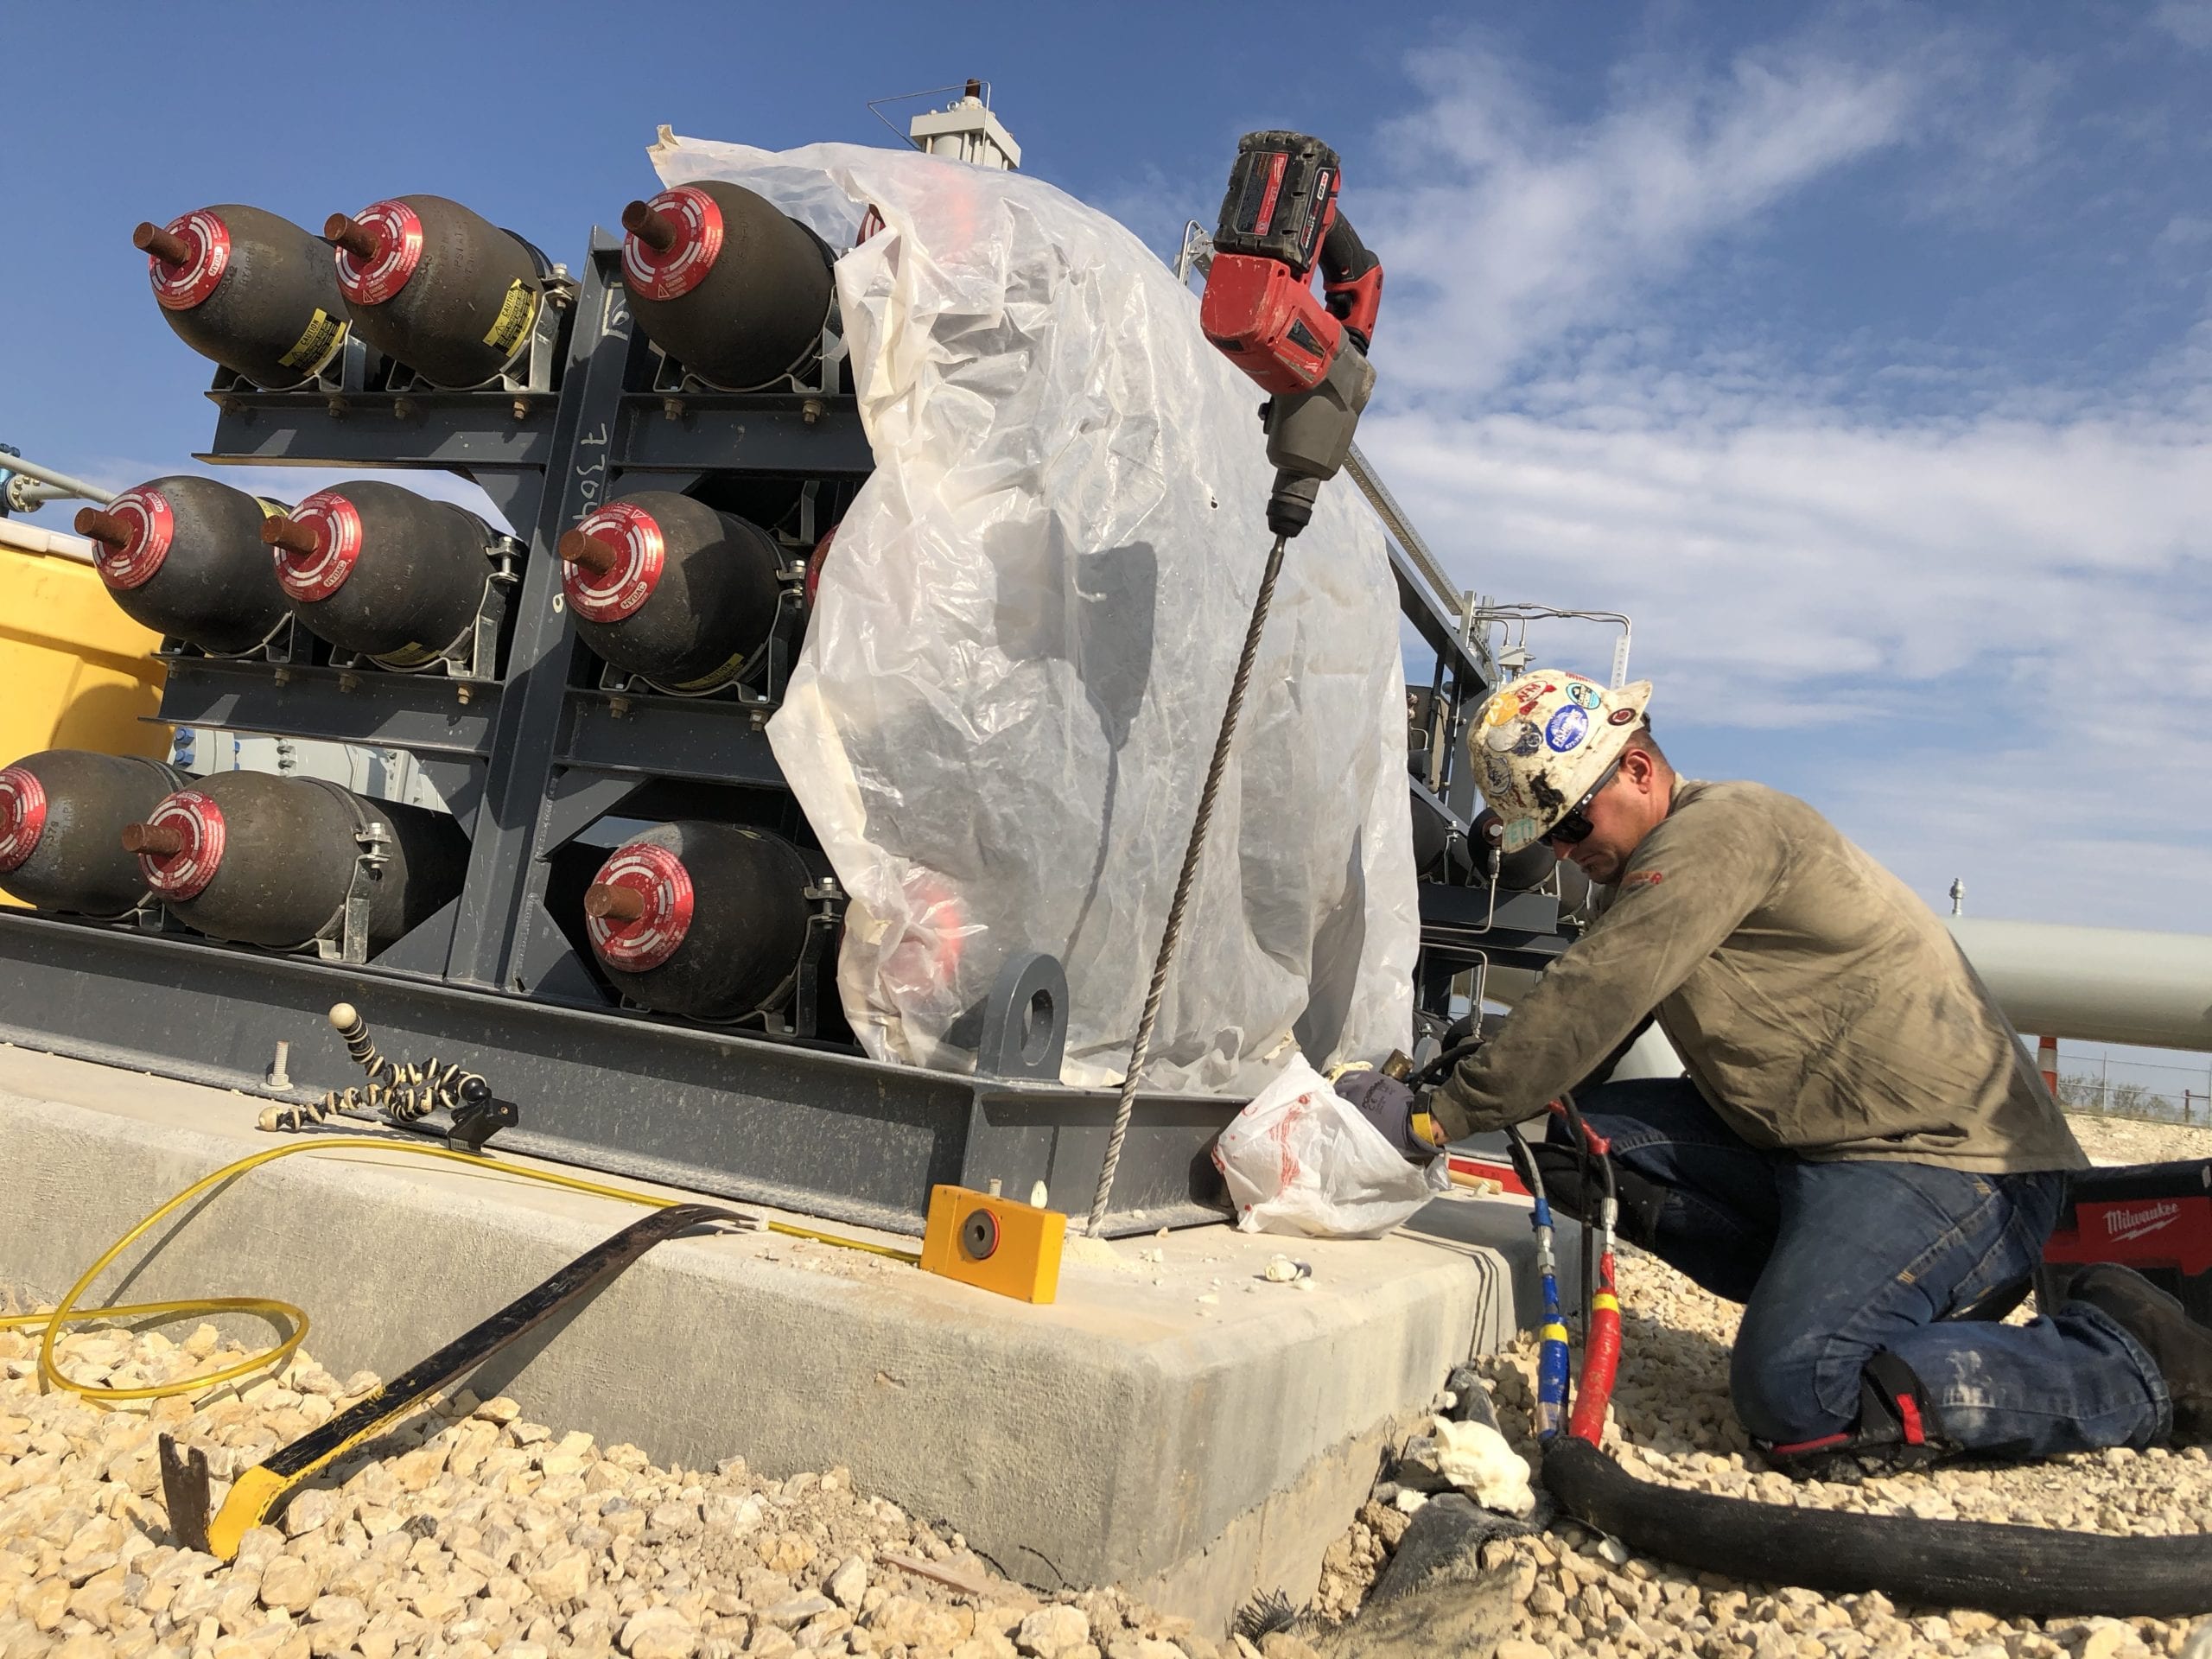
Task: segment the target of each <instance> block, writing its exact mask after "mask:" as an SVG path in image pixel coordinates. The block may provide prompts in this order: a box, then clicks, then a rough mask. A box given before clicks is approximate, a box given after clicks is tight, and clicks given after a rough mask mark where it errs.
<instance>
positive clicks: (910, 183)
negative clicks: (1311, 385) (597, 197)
mask: <svg viewBox="0 0 2212 1659" xmlns="http://www.w3.org/2000/svg"><path fill="white" fill-rule="evenodd" d="M652 161H653V164H654V166H655V167H656V168H658V171H659V173H660V175H661V178H662V179H663V180H664V181H665V182H667V183H669V184H671V185H674V184H680V183H683V182H686V181H694V180H699V179H707V178H715V179H722V180H727V181H731V182H733V183H736V184H740V185H742V186H744V187H745V188H747V189H749V190H753V191H754V192H756V193H758V194H760V195H762V196H765V197H766V199H767V200H770V201H772V202H773V203H774V204H775V205H776V206H777V207H779V208H781V209H782V210H783V211H784V212H785V213H789V214H791V216H793V217H794V218H796V219H800V220H801V221H803V222H804V223H805V224H807V225H808V226H810V227H811V228H812V229H814V230H815V231H816V232H818V233H819V234H820V235H821V236H822V237H823V238H824V239H825V240H826V241H827V242H828V243H829V245H830V246H832V247H834V248H848V249H849V250H850V251H848V252H846V253H844V254H843V255H842V257H840V258H839V259H838V261H837V264H836V285H837V298H838V305H839V308H840V315H841V316H842V320H843V327H844V332H845V338H846V341H847V344H848V346H849V349H850V352H851V357H852V368H853V384H854V387H855V392H856V394H857V398H858V404H859V412H860V419H861V425H862V427H863V428H864V429H865V430H866V431H867V434H868V442H869V445H870V448H871V449H872V451H873V453H874V461H875V471H874V474H872V475H871V476H870V477H869V479H868V481H867V483H866V484H865V485H863V486H861V490H860V492H859V494H858V496H857V498H856V499H855V500H854V502H853V504H852V506H851V508H850V510H849V512H847V513H846V515H845V517H844V518H843V520H842V523H841V524H839V525H838V527H837V536H836V543H834V545H833V546H832V548H831V550H830V552H829V556H828V558H827V560H826V561H825V563H823V568H822V577H821V585H820V589H819V598H818V601H817V605H816V607H815V610H814V612H813V613H812V616H811V618H810V620H809V622H808V626H807V633H806V639H805V643H804V646H803V647H802V649H801V651H800V653H799V659H798V663H797V664H796V666H795V668H794V671H793V672H792V675H791V681H790V684H789V686H788V688H787V690H786V694H785V701H784V704H783V707H782V708H781V709H779V711H778V713H777V715H776V716H775V718H774V719H773V720H772V721H770V722H769V725H768V728H767V736H768V741H769V743H770V745H771V746H772V748H773V749H774V751H775V754H776V758H777V760H778V761H779V763H780V765H781V766H782V767H783V771H784V774H785V777H786V778H787V779H789V780H790V783H791V790H792V791H793V793H794V794H796V795H797V797H798V801H799V804H800V805H801V807H802V808H803V809H804V811H805V813H806V817H807V820H808V822H809V823H810V824H811V825H812V826H813V828H814V830H815V832H816V834H817V836H819V837H820V839H821V842H822V846H823V851H824V852H825V853H826V854H827V855H828V856H829V861H830V863H831V865H832V866H833V867H834V868H835V869H836V874H837V878H838V880H839V881H840V883H841V884H842V886H843V887H844V888H845V890H846V892H847V893H849V895H850V899H851V903H850V908H849V910H848V912H847V913H846V923H845V935H844V942H843V944H842V947H841V950H840V953H839V961H838V988H839V993H840V996H841V1000H842V1002H843V1004H844V1008H845V1012H846V1014H847V1016H848V1017H849V1019H850V1020H851V1022H852V1026H853V1029H854V1031H855V1033H856V1034H857V1035H858V1037H859V1039H860V1040H861V1045H862V1046H864V1047H865V1048H866V1049H867V1051H868V1053H869V1054H870V1055H871V1056H872V1057H874V1058H877V1059H883V1060H893V1061H898V1062H902V1063H905V1064H907V1065H923V1066H929V1067H933V1068H936V1069H938V1070H941V1071H973V1070H974V1068H975V1065H976V1050H977V1047H978V1046H979V1044H980V1041H981V1035H982V1008H983V1005H984V1001H985V999H986V998H987V997H988V995H989V993H990V991H991V989H992V988H993V986H994V984H995V982H996V981H997V979H998V977H999V976H1000V973H1001V969H1004V968H1005V967H1006V965H1007V963H1010V962H1012V961H1013V960H1014V959H1015V958H1016V957H1020V956H1022V955H1024V954H1026V953H1027V952H1029V951H1044V952H1046V953H1048V954H1050V955H1052V956H1053V957H1058V959H1059V961H1060V963H1062V965H1063V966H1064V967H1065V969H1066V971H1067V978H1068V987H1069V1003H1070V1006H1069V1008H1068V1032H1067V1045H1066V1050H1065V1062H1064V1064H1063V1066H1062V1069H1061V1072H1060V1076H1061V1080H1062V1081H1063V1082H1065V1083H1068V1084H1076V1085H1080V1086H1084V1087H1092V1088H1096V1087H1108V1086H1111V1085H1113V1084H1117V1083H1118V1082H1119V1081H1120V1080H1121V1077H1122V1070H1123V1068H1124V1067H1125V1066H1126V1065H1127V1064H1128V1050H1129V1043H1130V1039H1131V1038H1132V1036H1133V1035H1134V1034H1135V1028H1136V1024H1137V1017H1138V1014H1139V1011H1140V1009H1141V1007H1142V1004H1143V1001H1144V995H1145V988H1146V983H1147V980H1148V978H1149V976H1150V974H1151V969H1152V962H1153V953H1154V950H1156V948H1157V947H1158V944H1159V940H1160V929H1161V925H1162V923H1163V921H1164V920H1165V918H1166V912H1167V906H1168V901H1169V899H1170V897H1171V895H1172V894H1173V892H1174V888H1175V876H1176V870H1177V867H1178V865H1179V863H1180V861H1181V859H1182V855H1183V849H1184V845H1185V841H1186V839H1187V837H1188V836H1189V833H1190V826H1191V818H1192V813H1193V811H1194V810H1196V808H1197V805H1198V792H1199V788H1200V785H1201V784H1202V782H1203V780H1204V779H1205V770H1206V762H1207V758H1208V755H1209V753H1210V752H1211V748H1212V747H1213V741H1214V734H1215V731H1216V728H1217V726H1218V724H1219V721H1220V718H1221V709H1222V705H1223V703H1224V701H1225V700H1226V697H1227V693H1228V687H1229V682H1230V675H1231V673H1232V671H1233V670H1234V668H1235V665H1236V653H1237V645H1238V643H1239V641H1240V640H1241V639H1242V637H1243V632H1244V624H1245V620H1246V619H1247V617H1248V616H1249V613H1250V610H1251V605H1252V598H1253V594H1254V593H1255V590H1256V588H1257V587H1258V583H1259V577H1260V571H1261V568H1262V565H1263V563H1265V560H1266V556H1267V550H1268V539H1269V538H1268V531H1267V526H1266V524H1265V523H1264V522H1263V519H1264V512H1265V505H1266V501H1267V497H1268V490H1269V488H1270V487H1271V486H1272V483H1273V478H1274V474H1273V472H1272V469H1270V468H1269V467H1268V463H1267V458H1266V453H1265V451H1266V440H1265V435H1264V434H1263V433H1262V429H1261V426H1260V423H1259V421H1258V420H1257V419H1256V418H1255V413H1254V411H1255V410H1256V409H1257V407H1258V405H1259V403H1260V401H1261V399H1260V393H1259V391H1258V389H1257V388H1256V387H1255V386H1254V385H1252V383H1251V382H1250V381H1249V379H1247V378H1245V377H1244V376H1243V375H1242V374H1240V373H1238V372H1236V369H1234V368H1233V367H1232V366H1230V365H1229V364H1228V363H1227V362H1226V361H1224V359H1223V358H1222V356H1221V353H1218V352H1217V351H1216V350H1215V349H1214V348H1213V347H1212V346H1210V345H1209V344H1207V342H1206V340H1205V337H1204V335H1203V334H1201V333H1200V332H1199V328H1198V296H1197V295H1195V294H1193V293H1192V292H1190V291H1189V290H1188V289H1185V287H1184V286H1183V285H1182V284H1181V283H1179V282H1178V281H1177V280H1176V277H1175V275H1174V273H1173V271H1172V270H1169V269H1168V268H1167V267H1166V265H1165V264H1162V263H1161V262H1160V259H1159V257H1157V256H1156V255H1154V253H1152V252H1151V251H1149V250H1148V249H1147V248H1146V247H1145V246H1144V245H1143V244H1142V243H1141V242H1140V241H1139V240H1138V239H1137V238H1135V236H1134V235H1132V234H1131V233H1130V232H1128V230H1127V229H1126V228H1124V227H1123V226H1121V225H1119V224H1116V222H1115V221H1114V220H1113V219H1109V217H1107V216H1106V215H1105V214H1103V213H1099V212H1098V211H1097V210H1096V209H1095V208H1091V207H1085V206H1084V204H1083V203H1081V202H1079V201H1077V200H1074V199H1072V198H1071V197H1070V196H1068V195H1067V194H1065V193H1064V192H1062V191H1060V190H1058V189H1056V188H1053V187H1052V186H1051V185H1049V184H1047V183H1046V182H1045V181H1043V180H1041V179H1036V178H1030V177H1027V176H1025V175H1020V174H1008V173H1002V172H997V171H994V170H991V169H988V168H978V167H972V166H969V165H967V164H965V163H962V162H952V161H948V160H945V159H944V158H942V157H938V156H925V155H920V154H917V153H915V152H913V151H910V150H893V149H870V148H867V147H864V146H861V145H855V144H817V145H813V146H810V147H808V148H806V149H794V150H789V151H784V152H780V153H774V152H770V151H766V150H761V149H751V148H748V147H747V146H744V145H739V144H723V143H702V142H700V141H698V140H695V139H690V138H677V137H673V136H665V135H664V137H663V139H662V141H661V142H660V143H658V144H657V145H656V146H655V147H654V148H653V149H652ZM870 207H874V210H875V212H876V215H877V216H878V217H879V218H880V220H881V223H882V226H883V228H882V229H880V230H879V231H877V232H875V233H874V235H873V236H871V237H869V238H868V239H867V240H866V241H864V242H861V244H860V245H858V246H856V247H855V246H853V245H852V243H853V239H854V236H855V232H856V229H857V228H858V226H860V225H861V221H862V216H863V214H864V213H867V212H868V209H869V208H870ZM1395 595H1396V589H1395V584H1394V582H1393V581H1392V578H1391V575H1390V569H1389V560H1388V556H1387V554H1386V551H1385V548H1384V543H1383V533H1382V530H1381V527H1380V525H1379V524H1378V523H1377V522H1376V518H1375V517H1374V515H1373V514H1372V513H1371V512H1369V510H1368V508H1367V505H1366V504H1365V503H1364V502H1363V500H1361V499H1360V497H1359V494H1358V491H1357V488H1356V486H1354V485H1353V483H1352V482H1351V480H1350V479H1349V478H1340V479H1338V480H1334V481H1332V482H1331V483H1330V484H1328V485H1326V486H1324V487H1323V489H1322V491H1321V497H1320V501H1319V506H1318V509H1317V511H1316V512H1315V515H1314V518H1313V524H1312V525H1311V526H1310V527H1309V528H1308V529H1307V530H1306V532H1305V533H1304V534H1303V535H1301V536H1300V537H1298V538H1297V540H1295V541H1294V542H1293V543H1291V545H1290V549H1289V552H1288V555H1287V558H1286V560H1285V563H1284V567H1283V572H1282V578H1281V585H1280V586H1279V587H1278V588H1277V590H1276V593H1275V596H1274V606H1273V607H1272V610H1271V612H1270V613H1269V616H1268V626H1267V633H1266V637H1265V639H1264V642H1263V644H1262V649H1261V652H1260V657H1259V660H1258V664H1257V667H1256V671H1255V674H1254V676H1253V679H1252V683H1251V690H1250V694H1249V696H1248V697H1247V699H1246V702H1245V705H1244V710H1243V720H1242V721H1241V724H1240V727H1239V729H1238V732H1237V738H1236V750H1235V752H1234V755H1233V757H1232V760H1231V763H1230V768H1229V771H1228V773H1227V776H1226V777H1225V779H1224V784H1223V788H1222V791H1221V794H1220V798H1219V800H1218V802H1217V806H1216V810H1215V812H1214V816H1213V820H1212V826H1211V833H1210V836H1209V838H1208V842H1207V847H1206V854H1205V861H1204V863H1203V864H1202V865H1201V867H1200V869H1199V872H1198V880H1197V882H1196V884H1195V887H1194V888H1193V891H1192V898H1191V905H1190V908H1189V911H1188V913H1187V916H1186V918H1185V927H1184V929H1183V932H1182V939H1181V944H1180V947H1179V954H1178V957H1177V959H1176V964H1175V971H1174V975H1173V978H1172V979H1171V980H1170V982H1169V984H1168V988H1167V995H1166V1002H1165V1005H1164V1006H1163V1007H1162V1010H1161V1017H1160V1027H1159V1030H1158V1032H1157V1033H1156V1034H1155V1036H1154V1043H1153V1047H1152V1052H1151V1057H1150V1059H1149V1061H1148V1062H1147V1066H1146V1071H1145V1085H1146V1087H1147V1090H1158V1091H1160V1092H1164V1093H1174V1092H1183V1093H1191V1092H1217V1093H1222V1094H1249V1092H1250V1091H1251V1090H1253V1089H1255V1088H1256V1087H1258V1086H1259V1085H1260V1084H1262V1083H1263V1082H1264V1081H1265V1080H1266V1078H1267V1077H1268V1076H1269V1075H1270V1074H1271V1073H1272V1071H1274V1068H1275V1067H1276V1066H1277V1065H1280V1064H1281V1058H1282V1056H1283V1055H1284V1054H1285V1053H1287V1052H1293V1051H1294V1050H1295V1051H1296V1052H1303V1053H1305V1054H1306V1055H1309V1056H1312V1057H1313V1058H1316V1059H1319V1061H1320V1062H1321V1063H1323V1064H1329V1063H1330V1062H1332V1060H1334V1059H1336V1058H1340V1057H1351V1056H1362V1055H1368V1054H1383V1053H1388V1052H1389V1051H1390V1050H1391V1049H1393V1048H1403V1047H1407V1046H1409V1045H1410V1043H1411V1040H1412V1014H1413V1002H1412V982H1411V973H1412V968H1413V960H1414V951H1415V950H1416V949H1417V948H1418V944H1419V928H1420V920H1419V913H1418V912H1419V902H1418V895H1417V890H1416V887H1415V880H1414V865H1413V850H1412V840H1411V830H1410V823H1409V818H1408V811H1407V806H1406V776H1405V768H1406V760H1405V684H1404V671H1403V668H1402V664H1401V661H1400V658H1399V620H1398V613H1397V604H1396V597H1395Z"/></svg>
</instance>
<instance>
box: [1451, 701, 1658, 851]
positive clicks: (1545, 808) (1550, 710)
mask: <svg viewBox="0 0 2212 1659" xmlns="http://www.w3.org/2000/svg"><path fill="white" fill-rule="evenodd" d="M1650 701H1651V682H1650V681H1649V680H1638V681H1637V682H1636V683H1634V684H1632V685H1624V686H1623V687H1621V688H1620V690H1618V691H1614V690H1607V689H1606V688H1605V686H1602V685H1600V684H1599V683H1598V682H1597V681H1595V680H1590V679H1585V678H1584V677H1582V676H1581V675H1580V674H1570V673H1568V672H1567V671H1566V670H1564V669H1558V668H1545V669H1539V670H1537V671H1535V672H1534V673H1530V674H1523V675H1522V677H1520V678H1519V679H1517V680H1515V681H1514V682H1513V683H1511V684H1510V685H1506V686H1503V687H1501V688H1499V689H1498V690H1496V691H1494V692H1492V693H1491V695H1490V696H1489V697H1488V698H1487V699H1485V700H1484V703H1483V706H1482V710H1481V712H1480V713H1479V714H1478V715H1476V717H1475V723H1474V725H1473V726H1471V728H1468V732H1467V758H1468V759H1469V760H1471V761H1472V762H1473V763H1474V767H1475V782H1476V786H1477V787H1478V788H1479V789H1480V790H1481V791H1482V792H1483V798H1484V800H1486V801H1488V802H1489V803H1490V804H1491V806H1492V807H1493V808H1494V809H1495V810H1497V816H1498V817H1500V818H1502V819H1503V820H1504V830H1503V835H1502V836H1501V837H1500V840H1499V847H1500V849H1502V850H1503V851H1505V852H1509V853H1517V852H1519V851H1520V850H1521V849H1522V848H1523V847H1526V846H1529V845H1530V844H1531V843H1532V842H1535V841H1537V840H1540V839H1541V837H1542V836H1544V834H1545V833H1546V832H1547V831H1548V830H1549V829H1552V828H1553V826H1554V825H1555V824H1557V823H1559V821H1560V819H1561V818H1563V817H1566V816H1567V813H1568V812H1570V811H1572V810H1573V808H1574V807H1575V805H1576V804H1577V803H1579V802H1580V800H1581V799H1582V798H1583V797H1584V796H1585V795H1587V794H1588V793H1589V792H1590V791H1592V789H1594V788H1596V787H1597V785H1598V780H1599V779H1600V778H1602V777H1604V776H1605V769H1606V768H1607V767H1609V766H1611V765H1612V764H1613V762H1614V761H1616V760H1618V759H1619V758H1620V753H1621V750H1622V749H1623V748H1624V747H1626V746H1627V743H1628V735H1629V734H1630V732H1632V731H1634V730H1635V729H1636V728H1637V725H1638V724H1639V723H1640V722H1641V721H1643V711H1644V709H1645V707H1646V706H1647V705H1648V704H1649V702H1650Z"/></svg>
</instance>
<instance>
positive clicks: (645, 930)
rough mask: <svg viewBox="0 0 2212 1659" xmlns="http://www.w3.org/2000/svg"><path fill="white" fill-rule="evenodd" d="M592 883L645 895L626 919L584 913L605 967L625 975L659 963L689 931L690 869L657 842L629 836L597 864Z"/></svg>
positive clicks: (595, 948)
mask: <svg viewBox="0 0 2212 1659" xmlns="http://www.w3.org/2000/svg"><path fill="white" fill-rule="evenodd" d="M592 881H593V884H594V886H601V887H627V888H629V889H630V890H631V891H632V892H633V893H636V894H637V895H638V896H639V899H642V900H644V905H645V908H644V913H643V914H641V915H639V916H638V917H637V918H634V919H633V920H629V921H624V920H621V919H620V918H616V917H613V916H586V917H585V918H584V929H585V931H587V932H588V933H589V934H590V935H591V948H592V950H593V951H594V953H596V954H597V956H598V957H599V959H600V960H601V962H603V963H606V964H607V966H608V967H610V968H613V969H619V970H620V971H621V972H623V973H626V974H642V973H644V972H645V971H646V970H647V969H653V968H658V967H659V966H660V965H661V963H664V962H666V961H667V960H668V959H669V958H670V957H672V956H674V955H675V954H676V948H677V946H678V945H680V944H683V936H684V935H685V934H686V933H688V932H690V931H691V906H692V893H691V873H690V871H689V870H687V869H685V868H683V860H682V859H680V858H678V857H677V855H676V854H675V853H674V852H673V851H672V850H671V849H669V848H666V847H664V846H662V845H661V844H660V843H659V842H652V841H633V842H629V843H628V844H627V845H626V846H623V847H620V848H618V849H615V853H614V856H613V857H612V858H610V859H608V860H607V862H606V863H604V864H602V865H601V866H600V867H599V874H597V875H595V876H594V877H593V878H592Z"/></svg>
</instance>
